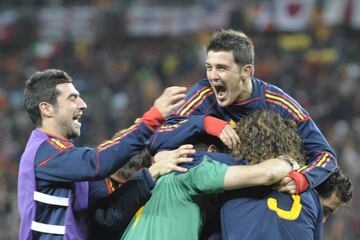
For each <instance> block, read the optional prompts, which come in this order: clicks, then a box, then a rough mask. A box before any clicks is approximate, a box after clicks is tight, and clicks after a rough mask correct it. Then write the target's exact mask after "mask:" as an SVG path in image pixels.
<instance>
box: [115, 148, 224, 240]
mask: <svg viewBox="0 0 360 240" xmlns="http://www.w3.org/2000/svg"><path fill="white" fill-rule="evenodd" d="M197 162H199V163H198V164H197ZM193 163H195V164H197V165H196V166H195V167H193V168H190V169H189V170H188V171H187V172H186V173H182V174H178V173H174V172H173V173H170V174H168V175H165V176H162V177H160V178H159V179H158V181H157V182H156V186H155V188H154V189H153V192H152V196H151V198H150V200H149V201H148V202H147V203H146V204H145V206H143V207H142V208H141V209H139V211H138V212H137V213H136V215H135V216H134V217H133V219H132V220H131V222H130V224H129V226H128V227H127V229H126V231H125V233H124V234H123V236H122V238H121V239H129V240H141V239H143V240H176V239H179V240H184V239H186V240H191V239H198V238H199V233H200V230H201V223H202V221H201V211H200V207H199V206H198V205H197V204H196V203H195V202H194V201H193V197H195V196H197V195H203V194H211V193H216V192H222V191H223V189H224V176H225V173H226V170H227V168H228V166H227V165H225V164H222V163H219V162H217V161H215V160H213V159H211V158H209V157H208V156H206V155H200V154H195V156H194V161H193Z"/></svg>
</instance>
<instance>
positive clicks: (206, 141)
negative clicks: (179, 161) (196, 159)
mask: <svg viewBox="0 0 360 240" xmlns="http://www.w3.org/2000/svg"><path fill="white" fill-rule="evenodd" d="M193 145H194V148H195V150H196V151H201V152H207V151H208V149H209V147H210V145H214V146H215V147H216V148H217V152H221V153H228V152H229V149H228V148H227V147H226V146H225V144H224V143H223V142H222V141H221V140H220V139H219V138H217V137H214V136H211V135H207V134H204V135H201V136H199V137H198V138H196V140H195V141H194V143H193Z"/></svg>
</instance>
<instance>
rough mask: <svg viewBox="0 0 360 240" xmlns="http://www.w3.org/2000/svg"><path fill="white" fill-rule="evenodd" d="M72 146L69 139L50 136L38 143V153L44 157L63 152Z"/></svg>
mask: <svg viewBox="0 0 360 240" xmlns="http://www.w3.org/2000/svg"><path fill="white" fill-rule="evenodd" d="M72 147H74V144H72V143H71V142H69V141H66V140H63V139H60V138H52V137H51V138H49V139H47V140H46V141H44V142H43V143H42V144H41V145H40V147H39V150H38V155H39V154H40V155H41V156H44V157H46V156H48V155H52V154H55V153H59V152H64V151H66V150H68V149H70V148H72Z"/></svg>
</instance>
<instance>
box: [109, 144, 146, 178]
mask: <svg viewBox="0 0 360 240" xmlns="http://www.w3.org/2000/svg"><path fill="white" fill-rule="evenodd" d="M151 160H152V156H151V154H150V151H149V149H148V148H147V147H145V148H144V149H143V150H141V151H140V152H139V153H137V154H136V155H134V156H133V157H131V158H130V160H129V161H128V162H127V163H126V164H125V165H124V166H122V167H121V168H120V169H119V170H117V171H116V172H115V173H114V174H115V175H118V176H121V177H122V178H125V179H129V178H130V177H132V176H133V175H134V174H135V172H137V171H139V170H140V169H142V168H149V167H150V166H151Z"/></svg>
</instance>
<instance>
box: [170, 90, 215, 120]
mask: <svg viewBox="0 0 360 240" xmlns="http://www.w3.org/2000/svg"><path fill="white" fill-rule="evenodd" d="M211 94H213V91H212V89H211V87H203V88H201V89H200V90H198V91H197V92H196V94H194V95H193V96H192V97H191V98H189V100H187V101H186V102H185V103H184V104H183V105H182V106H181V107H180V108H179V109H178V110H177V111H176V112H175V114H177V115H179V116H188V115H190V114H191V113H192V112H193V111H194V110H195V109H196V107H198V106H199V105H200V104H201V103H202V102H204V100H205V99H206V98H207V97H208V96H210V95H211Z"/></svg>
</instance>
